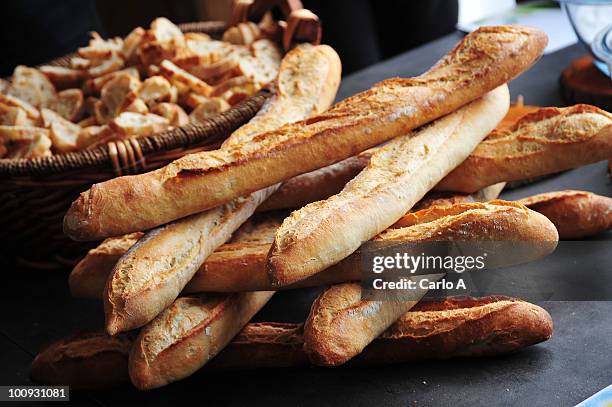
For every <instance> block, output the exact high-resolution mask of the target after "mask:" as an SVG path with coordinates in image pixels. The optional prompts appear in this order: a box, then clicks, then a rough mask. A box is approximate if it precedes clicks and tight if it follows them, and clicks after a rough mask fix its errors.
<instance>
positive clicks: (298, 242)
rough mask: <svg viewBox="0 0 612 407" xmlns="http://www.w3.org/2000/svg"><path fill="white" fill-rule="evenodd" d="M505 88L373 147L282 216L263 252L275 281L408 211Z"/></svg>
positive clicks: (336, 253)
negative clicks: (317, 197) (331, 184)
mask: <svg viewBox="0 0 612 407" xmlns="http://www.w3.org/2000/svg"><path fill="white" fill-rule="evenodd" d="M509 103H510V102H509V95H508V88H507V86H505V85H504V86H501V87H499V88H497V89H496V90H494V91H492V92H489V93H488V94H487V95H485V96H484V97H482V98H481V99H479V100H477V101H474V102H472V103H470V104H468V105H466V106H464V107H462V108H461V109H459V110H457V111H456V112H454V113H452V114H450V115H448V116H445V117H443V118H441V119H439V120H437V121H435V122H434V123H432V124H431V125H429V126H426V127H423V128H421V129H420V130H418V131H415V132H412V133H407V134H405V135H404V136H402V137H398V138H396V139H394V140H392V141H390V142H389V143H388V144H386V145H385V146H383V147H381V148H379V149H378V150H377V151H376V152H375V153H374V154H373V155H372V158H371V159H370V162H369V164H368V166H367V167H366V168H365V169H364V170H363V171H362V172H361V173H360V174H359V175H358V176H357V177H355V178H354V179H353V180H352V181H351V182H349V183H348V184H347V185H346V186H345V187H344V189H343V190H342V192H340V193H339V194H337V195H334V196H332V197H330V198H328V199H327V200H325V201H320V202H314V203H311V204H309V205H307V206H305V207H304V208H302V209H300V210H298V211H295V212H293V213H292V214H291V216H290V217H288V218H287V219H285V221H284V222H283V225H282V226H281V227H280V228H279V229H278V231H277V232H276V238H275V239H274V243H273V245H272V248H271V249H270V254H269V256H268V266H269V276H270V278H271V280H272V282H273V283H275V284H278V285H279V286H282V285H287V284H291V283H295V282H297V281H300V280H303V279H304V278H307V277H309V276H311V275H313V274H316V273H318V272H319V271H322V270H324V269H326V268H327V267H329V266H331V265H333V264H335V263H337V262H339V261H340V260H342V259H343V258H345V257H347V256H348V255H350V254H351V253H353V252H354V251H355V250H357V248H358V247H359V246H361V244H362V243H363V242H365V241H367V240H369V239H371V238H372V237H374V236H376V235H377V234H378V233H380V232H382V231H383V230H385V229H386V228H388V227H389V226H391V225H392V224H393V223H395V222H396V221H397V220H398V219H399V218H400V217H401V216H402V215H404V214H405V213H406V212H408V211H409V210H410V208H412V207H413V206H414V205H415V204H416V203H417V202H418V201H419V200H420V199H421V198H423V196H424V195H425V194H426V193H427V191H429V190H430V189H431V188H433V187H434V186H435V185H436V184H437V183H438V182H439V181H440V180H441V179H442V178H444V176H446V174H448V173H449V172H450V171H451V170H452V169H453V168H455V167H456V166H457V165H459V164H460V163H461V162H462V161H463V160H465V159H466V158H467V157H468V156H469V154H470V153H471V152H472V150H473V149H474V148H476V146H477V145H478V143H480V141H481V140H482V139H484V138H485V137H486V135H487V134H489V132H490V131H491V130H493V129H494V128H495V126H496V125H497V124H498V123H499V122H500V121H501V120H502V118H503V117H504V115H505V114H506V112H507V111H508V106H509Z"/></svg>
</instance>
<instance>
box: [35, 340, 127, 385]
mask: <svg viewBox="0 0 612 407" xmlns="http://www.w3.org/2000/svg"><path fill="white" fill-rule="evenodd" d="M135 336H136V335H134V334H133V333H124V334H120V335H117V336H114V337H111V336H109V335H106V334H105V333H102V332H87V333H80V334H76V335H72V336H69V337H67V338H63V339H61V340H59V341H57V342H54V343H53V344H51V345H49V346H48V347H47V348H45V349H44V350H43V351H42V352H40V353H39V354H38V355H36V357H35V358H34V360H33V361H32V368H31V370H30V377H31V378H32V381H34V382H36V383H39V384H44V385H53V386H70V388H71V389H72V390H90V389H99V388H106V387H113V386H118V385H121V384H124V383H127V382H129V380H130V377H129V375H128V370H127V362H128V355H129V354H130V348H131V347H132V342H133V340H134V339H135Z"/></svg>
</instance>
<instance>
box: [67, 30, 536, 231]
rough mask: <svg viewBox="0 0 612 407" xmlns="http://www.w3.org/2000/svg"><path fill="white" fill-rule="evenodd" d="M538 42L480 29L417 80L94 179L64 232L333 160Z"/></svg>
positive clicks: (228, 192)
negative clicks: (225, 144)
mask: <svg viewBox="0 0 612 407" xmlns="http://www.w3.org/2000/svg"><path fill="white" fill-rule="evenodd" d="M546 43H547V38H546V34H544V33H543V32H541V31H539V30H537V29H534V28H529V27H523V26H502V27H484V28H480V29H479V30H477V31H475V32H473V33H471V34H468V35H467V36H466V37H465V39H463V40H462V41H461V42H460V43H459V44H458V45H457V46H456V47H455V48H454V49H453V50H452V51H451V52H450V53H448V54H447V55H446V56H445V57H444V58H443V59H442V60H441V61H440V62H439V63H438V64H436V65H435V66H434V67H433V68H431V69H430V70H429V71H428V72H426V73H424V74H423V75H421V76H419V77H416V78H411V79H389V80H386V81H383V82H381V83H379V84H377V85H375V86H374V87H373V88H372V89H370V90H368V91H366V92H363V93H360V94H358V95H355V96H352V97H350V98H348V99H346V100H344V101H342V102H340V103H338V104H337V105H335V106H334V107H333V108H332V109H330V110H329V111H327V112H326V113H324V114H321V115H319V116H316V117H312V118H309V119H307V120H304V121H301V122H297V123H293V124H288V125H285V126H283V127H281V128H279V129H277V130H274V131H270V132H268V133H266V134H265V135H263V134H262V135H261V136H259V137H258V138H257V139H256V140H253V141H254V142H252V143H245V144H238V145H234V146H233V147H232V148H226V149H221V150H217V151H214V152H202V153H198V154H192V155H189V156H186V157H183V158H181V159H179V160H176V161H175V162H173V163H171V164H170V165H168V166H166V167H164V168H162V169H159V170H157V171H153V172H150V173H147V174H142V175H136V176H130V177H120V178H115V179H113V180H110V181H107V182H104V183H101V184H96V185H94V186H93V187H92V188H91V189H90V190H89V191H86V192H84V193H83V194H81V196H80V197H79V198H78V199H77V200H76V201H75V202H74V203H73V204H72V207H71V208H70V210H69V211H68V213H67V215H66V217H65V220H64V229H65V231H66V233H67V234H68V235H70V236H71V237H73V238H75V239H82V240H87V239H97V238H101V237H107V236H108V235H119V234H123V233H129V232H133V231H139V230H144V229H148V228H151V227H154V226H157V225H160V224H163V223H167V222H169V221H171V220H174V219H177V218H181V217H184V216H187V215H190V214H192V213H195V212H199V211H202V210H205V209H208V208H212V207H215V206H218V205H220V204H223V203H225V202H228V201H229V200H231V199H233V198H235V197H238V196H244V195H245V194H247V193H250V192H253V191H256V190H259V189H262V188H264V187H267V186H270V185H274V184H276V183H278V182H280V181H285V180H288V179H289V178H291V177H294V176H296V175H299V174H303V173H306V172H309V171H312V170H314V169H317V168H321V167H324V166H326V165H330V164H332V163H334V162H337V161H341V160H343V159H345V158H348V157H350V156H353V155H355V154H357V153H359V152H360V151H364V150H366V149H368V148H371V147H374V146H376V145H378V144H380V143H382V142H384V141H386V140H389V139H391V138H393V137H397V136H399V135H403V134H406V133H407V132H408V131H409V130H411V129H414V128H416V127H418V126H421V125H423V124H425V123H427V122H430V121H432V120H434V119H436V118H438V117H441V116H443V115H445V114H448V113H450V112H453V111H455V110H456V109H457V108H459V107H460V106H463V105H464V104H466V103H468V102H470V101H473V100H475V99H477V98H479V97H481V96H482V95H484V94H485V93H487V92H489V91H491V90H493V89H495V88H496V87H499V86H500V85H502V84H504V83H506V82H507V81H509V80H510V79H512V78H514V77H515V76H517V75H518V74H520V73H521V72H523V71H524V70H525V69H527V68H528V67H529V66H531V64H533V63H534V62H535V61H536V59H537V58H538V57H539V56H540V55H541V53H542V51H543V50H544V47H545V46H546ZM321 50H322V51H321V52H327V53H332V51H331V49H327V48H321ZM323 50H327V51H323ZM333 55H334V57H336V56H335V53H333ZM328 73H329V72H321V71H320V72H319V73H318V74H319V75H322V76H327V75H328ZM126 198H129V199H126ZM134 213H137V214H138V216H137V217H134V216H133V214H134Z"/></svg>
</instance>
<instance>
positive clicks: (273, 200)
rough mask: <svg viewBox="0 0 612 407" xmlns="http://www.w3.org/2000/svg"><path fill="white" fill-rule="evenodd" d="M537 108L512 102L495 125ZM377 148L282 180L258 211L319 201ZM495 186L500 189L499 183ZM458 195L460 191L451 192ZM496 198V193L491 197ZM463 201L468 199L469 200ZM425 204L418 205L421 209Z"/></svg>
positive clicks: (364, 163)
mask: <svg viewBox="0 0 612 407" xmlns="http://www.w3.org/2000/svg"><path fill="white" fill-rule="evenodd" d="M535 110H538V108H537V107H535V106H522V105H521V106H519V105H512V106H510V109H509V110H508V113H507V114H506V116H505V117H504V119H503V120H502V121H501V123H500V124H499V125H498V126H497V128H496V129H498V130H499V129H505V128H510V127H512V126H513V125H514V123H516V122H517V121H518V119H520V117H522V116H524V115H525V114H527V113H531V112H533V111H535ZM374 151H376V148H372V149H370V150H366V151H364V152H362V153H361V154H358V155H356V156H354V157H349V158H347V159H346V160H343V161H340V162H338V163H335V164H332V165H330V166H327V167H323V168H319V169H318V170H315V171H311V172H307V173H306V174H302V175H298V176H297V177H293V178H291V179H290V180H288V181H286V182H284V183H283V184H282V185H281V187H280V188H279V189H278V191H276V192H275V193H274V194H272V196H270V198H268V199H266V200H265V202H264V203H262V204H261V205H259V206H258V207H257V211H258V212H264V211H271V210H276V209H289V208H291V209H298V208H301V207H303V206H306V205H308V204H309V203H311V202H316V201H322V200H324V199H327V198H329V197H330V196H332V195H335V194H337V193H338V192H340V191H342V188H344V186H345V185H346V184H347V183H348V182H349V181H350V180H352V179H353V178H355V177H356V176H357V174H359V173H360V172H361V170H363V169H364V168H365V167H367V165H368V163H369V162H370V157H372V154H373V153H374ZM501 184H502V183H500V185H499V186H498V187H499V188H502V189H503V186H501ZM454 197H456V198H458V199H460V198H459V195H456V194H455V195H454ZM495 198H497V195H495V196H493V197H492V198H489V199H487V200H490V199H495ZM466 202H470V201H469V200H468V201H466ZM423 208H424V207H419V209H423Z"/></svg>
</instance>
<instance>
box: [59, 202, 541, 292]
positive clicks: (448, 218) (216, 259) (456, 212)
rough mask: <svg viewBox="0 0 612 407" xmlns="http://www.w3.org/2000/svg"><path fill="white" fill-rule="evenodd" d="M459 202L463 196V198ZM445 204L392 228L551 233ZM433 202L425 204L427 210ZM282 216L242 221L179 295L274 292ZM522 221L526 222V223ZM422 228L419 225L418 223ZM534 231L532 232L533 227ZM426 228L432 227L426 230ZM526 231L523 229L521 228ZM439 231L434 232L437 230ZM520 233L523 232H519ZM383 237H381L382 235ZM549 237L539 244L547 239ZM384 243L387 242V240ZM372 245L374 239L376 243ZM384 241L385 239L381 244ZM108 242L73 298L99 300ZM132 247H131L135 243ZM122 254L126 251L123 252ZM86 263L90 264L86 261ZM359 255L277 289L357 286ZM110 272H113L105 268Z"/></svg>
mask: <svg viewBox="0 0 612 407" xmlns="http://www.w3.org/2000/svg"><path fill="white" fill-rule="evenodd" d="M462 199H463V196H462ZM449 201H450V200H449V199H448V198H444V199H442V200H441V201H439V202H441V203H443V205H440V206H444V207H445V208H446V209H445V210H440V209H436V210H434V209H432V210H430V211H425V210H421V211H419V212H417V213H416V214H407V215H405V216H404V217H403V218H402V219H406V220H405V221H402V219H400V220H399V221H398V222H397V223H396V224H395V225H394V226H393V227H406V226H411V227H412V226H415V225H416V224H418V223H419V222H417V221H415V219H424V218H427V219H428V222H432V221H434V220H437V218H443V222H439V223H440V224H443V225H445V226H444V227H445V228H446V229H438V230H437V231H438V232H440V233H442V235H441V236H442V237H443V236H444V234H443V233H446V230H448V229H454V230H456V231H459V232H460V233H462V236H464V239H465V238H468V239H469V238H470V236H471V234H474V233H475V234H476V237H478V236H480V235H479V234H478V233H479V232H478V231H477V230H474V229H473V228H470V229H467V225H470V224H471V222H477V224H478V225H480V226H482V227H483V228H484V229H488V228H490V227H491V226H492V225H494V224H495V223H496V222H497V223H499V224H501V225H505V226H507V228H508V229H510V230H516V231H517V232H516V233H514V234H513V235H512V236H509V235H501V236H500V239H502V240H504V239H508V240H511V239H513V238H514V239H519V240H521V239H522V240H533V239H535V238H537V237H536V236H534V235H533V233H532V232H531V231H532V230H537V229H538V228H539V227H540V226H542V227H543V230H544V231H547V230H548V231H550V229H551V225H550V223H549V222H546V221H545V219H543V218H542V217H539V220H543V222H537V220H538V218H535V220H534V217H532V216H527V217H525V216H523V212H524V211H523V210H522V209H521V208H520V207H518V206H517V205H515V204H511V203H507V202H503V201H495V202H492V203H489V204H475V203H466V204H463V205H460V204H459V203H453V204H452V205H449ZM436 202H437V201H434V200H429V203H430V204H431V205H432V206H435V205H434V204H435V203H436ZM433 211H435V212H434V213H435V214H436V217H433V216H429V215H425V214H427V213H429V212H433ZM283 218H284V214H282V213H281V214H269V215H268V216H267V217H265V218H264V219H260V220H258V221H255V222H253V219H250V220H249V221H247V222H246V223H245V224H244V225H243V226H242V227H241V228H240V229H238V231H237V232H236V234H235V235H234V237H233V238H232V240H231V241H230V242H229V243H227V244H225V245H223V246H221V247H219V248H218V249H217V250H216V251H215V252H214V253H212V254H211V255H210V256H209V257H208V258H207V259H206V261H205V262H204V264H203V265H202V266H201V267H200V269H199V270H198V271H197V272H196V274H195V275H194V276H193V278H192V279H191V281H190V282H189V283H188V284H187V285H186V286H185V289H184V290H183V292H184V293H197V292H241V291H259V290H263V291H267V290H271V289H272V288H273V287H272V285H271V283H270V281H269V279H268V277H267V273H266V270H265V264H266V258H267V254H268V251H269V250H270V245H271V243H272V240H273V239H274V234H275V232H276V229H277V228H278V226H280V224H281V222H282V220H283ZM526 219H527V222H526V221H525V220H526ZM421 223H423V222H421ZM533 225H536V227H533ZM430 226H431V225H430ZM525 226H527V228H524V227H525ZM436 227H438V226H436ZM426 229H429V230H436V229H435V228H434V227H427V228H426ZM410 230H411V229H406V230H404V231H401V232H400V233H396V234H395V235H393V238H392V240H396V241H397V240H406V241H414V240H418V239H419V234H418V233H413V232H411V231H410ZM522 231H524V232H522ZM383 233H384V232H383ZM551 236H552V235H551V234H550V233H549V234H548V235H546V236H544V238H547V239H551ZM389 237H391V236H390V235H389ZM375 239H376V238H375ZM384 239H387V237H385V238H383V240H384ZM112 240H113V239H108V240H107V241H106V242H105V243H103V244H102V245H101V246H100V247H99V248H96V249H92V251H91V252H90V253H92V252H93V254H88V255H87V256H86V257H85V258H84V259H83V260H82V261H81V262H80V263H79V264H78V265H77V266H76V267H75V269H74V270H73V272H72V273H71V275H70V279H69V281H70V288H71V292H72V294H73V295H74V296H77V297H84V298H101V297H102V291H103V289H104V284H105V281H106V279H107V278H108V274H109V273H110V268H109V267H108V266H107V264H109V263H110V262H112V260H113V259H116V258H117V257H118V256H120V254H116V253H114V252H112V251H111V250H108V249H107V247H108V246H110V247H118V246H120V245H121V244H124V243H127V242H128V240H127V239H125V238H122V239H117V240H118V242H116V243H115V242H112ZM134 243H135V241H134ZM125 250H127V248H125ZM104 254H106V255H107V256H108V257H107V258H102V259H100V256H102V255H104ZM90 257H91V258H90ZM359 261H360V260H359V253H356V254H355V255H351V256H349V257H348V258H346V259H344V260H343V261H341V262H339V263H338V264H336V265H334V266H331V267H330V268H328V269H327V270H325V271H323V272H321V273H317V274H315V275H313V276H311V277H309V278H307V279H305V280H302V281H298V282H297V283H295V284H292V285H287V286H283V287H277V288H278V289H293V288H300V287H313V286H320V285H328V284H336V283H342V282H347V281H356V280H360V279H361V273H360V271H359ZM110 267H112V266H110Z"/></svg>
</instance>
